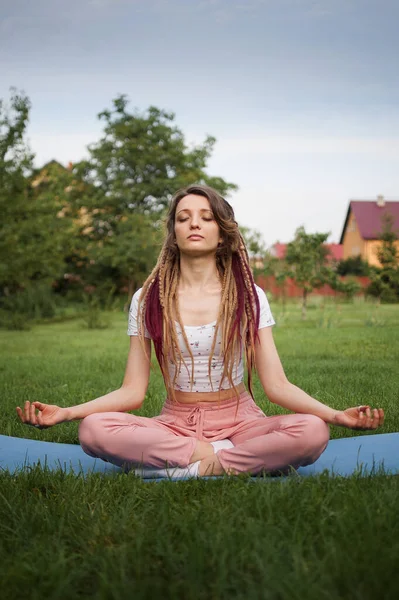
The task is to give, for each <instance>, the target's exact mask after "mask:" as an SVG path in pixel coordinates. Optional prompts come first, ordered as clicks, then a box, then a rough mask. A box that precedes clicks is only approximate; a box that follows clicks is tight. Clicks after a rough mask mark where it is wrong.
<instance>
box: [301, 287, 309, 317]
mask: <svg viewBox="0 0 399 600" xmlns="http://www.w3.org/2000/svg"><path fill="white" fill-rule="evenodd" d="M307 299H308V292H307V290H303V295H302V321H305V319H306V301H307Z"/></svg>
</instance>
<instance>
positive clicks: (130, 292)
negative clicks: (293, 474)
mask: <svg viewBox="0 0 399 600" xmlns="http://www.w3.org/2000/svg"><path fill="white" fill-rule="evenodd" d="M135 286H136V283H135V281H134V280H133V279H129V281H128V284H127V304H125V306H124V307H123V310H124V311H125V312H127V311H128V310H129V308H130V304H131V302H132V298H133V293H134V288H135Z"/></svg>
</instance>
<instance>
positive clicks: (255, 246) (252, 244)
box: [240, 225, 267, 260]
mask: <svg viewBox="0 0 399 600" xmlns="http://www.w3.org/2000/svg"><path fill="white" fill-rule="evenodd" d="M240 232H241V234H242V237H243V238H244V240H245V244H246V246H247V249H248V254H249V256H251V257H253V258H257V259H260V260H261V259H263V258H264V256H265V255H266V252H267V249H266V246H265V242H264V239H263V236H262V234H261V232H260V231H258V230H257V229H251V228H250V227H244V226H242V225H241V226H240Z"/></svg>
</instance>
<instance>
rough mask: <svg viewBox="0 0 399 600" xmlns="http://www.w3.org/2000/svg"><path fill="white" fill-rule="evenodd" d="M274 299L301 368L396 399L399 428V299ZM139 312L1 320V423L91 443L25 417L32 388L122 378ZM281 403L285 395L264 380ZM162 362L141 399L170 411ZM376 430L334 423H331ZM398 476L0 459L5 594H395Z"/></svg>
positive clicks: (331, 382) (282, 343)
mask: <svg viewBox="0 0 399 600" xmlns="http://www.w3.org/2000/svg"><path fill="white" fill-rule="evenodd" d="M313 302H314V303H313V304H311V307H310V310H309V311H308V320H307V321H306V322H302V321H301V320H300V310H299V307H298V306H297V305H294V304H289V305H287V307H286V308H285V309H283V307H281V306H278V305H276V306H272V308H273V312H274V314H275V317H276V321H277V327H276V328H275V339H276V343H277V347H278V349H279V353H280V356H281V359H282V361H283V364H284V367H285V370H286V373H287V375H288V377H289V378H290V380H291V381H292V382H293V383H295V384H297V385H299V386H300V387H302V388H303V389H305V390H306V391H307V392H308V393H310V394H312V395H313V396H315V397H316V398H318V399H319V400H321V401H322V402H325V403H327V404H329V405H330V406H333V407H335V408H345V407H347V406H355V405H358V404H360V403H369V404H371V405H373V406H381V407H382V408H384V409H385V411H386V423H385V425H384V427H383V428H382V429H381V430H379V432H381V433H387V432H393V431H399V409H398V407H397V401H398V389H399V370H398V365H399V306H375V305H372V304H366V303H364V302H361V301H357V302H356V303H355V304H334V303H326V304H325V305H324V306H323V305H321V304H320V303H317V304H316V301H313ZM125 330H126V318H125V316H124V315H123V314H113V315H112V319H111V326H110V327H109V328H108V329H103V330H88V329H85V327H84V323H83V321H80V320H74V321H68V322H64V323H62V322H59V323H54V324H46V325H36V326H34V327H33V328H32V329H31V331H22V332H10V331H2V332H0V343H1V350H0V352H1V362H0V369H1V374H2V377H1V387H2V402H3V411H2V412H1V414H0V433H2V434H8V435H14V436H19V437H29V438H34V439H43V440H47V441H60V442H69V443H76V442H77V423H67V424H63V425H60V426H57V427H54V428H52V429H48V430H46V431H37V430H35V429H34V428H30V427H26V426H23V425H22V424H20V423H19V422H18V421H17V418H16V416H15V406H16V405H17V404H19V405H21V404H22V403H23V402H24V401H25V400H35V399H36V400H41V401H43V402H49V403H56V404H60V405H62V406H67V405H72V404H76V403H80V402H84V401H87V400H91V399H93V398H95V397H97V396H100V395H103V394H104V393H106V392H108V391H111V390H113V389H116V388H117V387H118V386H119V385H120V383H121V380H122V377H123V371H124V366H125V361H126V356H127V347H128V337H127V336H126V334H125ZM255 397H256V400H257V402H258V404H259V405H260V406H261V407H262V409H263V410H264V411H265V412H266V413H267V414H274V413H276V412H277V408H276V407H275V406H273V405H271V404H270V403H269V402H268V400H267V399H266V398H265V395H264V393H263V392H262V390H261V388H260V386H259V383H258V382H256V386H255ZM163 399H164V389H163V385H162V381H161V378H160V375H159V371H158V370H157V369H156V368H155V369H154V372H153V374H152V378H151V382H150V386H149V390H148V394H147V398H146V402H145V403H144V405H143V407H142V409H141V410H140V411H139V412H140V413H141V414H143V415H146V416H152V415H154V414H156V413H157V412H158V411H159V409H160V407H161V405H162V402H163ZM348 435H370V433H364V432H353V431H349V430H346V429H341V428H331V437H333V438H336V437H342V436H348ZM398 494H399V478H398V477H395V476H387V475H384V474H383V473H380V474H379V475H376V476H374V477H365V478H359V477H353V478H350V479H343V478H339V477H329V476H327V475H321V476H319V477H314V478H307V479H301V478H296V477H293V478H292V479H290V480H289V481H287V480H285V481H271V482H258V483H252V482H251V480H248V478H246V477H238V478H220V479H219V480H207V481H201V480H199V481H188V482H180V483H173V482H168V481H166V482H162V483H143V482H142V481H140V480H139V479H137V478H136V477H134V476H132V475H116V476H112V477H104V476H101V475H92V476H89V477H87V478H85V479H84V478H83V477H77V476H71V475H66V474H63V473H61V472H60V473H55V474H54V473H49V472H43V471H40V470H33V471H29V472H25V473H22V474H19V475H18V476H17V477H15V476H11V475H9V474H7V473H1V474H0V581H1V595H2V597H4V598H10V599H13V600H14V599H19V598H21V599H22V598H35V599H36V598H37V599H38V600H39V599H43V598H46V599H53V598H54V599H55V598H57V599H70V598H76V597H80V598H90V597H93V598H104V599H105V598H107V599H108V598H113V599H119V598H125V597H127V598H130V597H132V598H135V599H141V598H158V597H159V598H171V599H175V598H182V599H191V598H192V599H193V600H194V599H196V600H197V599H207V600H209V599H215V600H216V599H219V598H220V599H224V598H229V599H230V598H245V599H252V598H254V599H258V598H267V599H269V598H270V599H274V598H275V599H280V598H281V599H287V600H288V599H306V600H307V599H313V598H314V599H316V598H317V599H329V598H348V599H359V600H360V599H362V600H364V599H369V598H370V599H371V598H384V599H391V598H392V599H393V598H396V597H398V595H399V575H398V564H399V508H398Z"/></svg>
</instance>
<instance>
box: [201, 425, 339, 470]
mask: <svg viewBox="0 0 399 600" xmlns="http://www.w3.org/2000/svg"><path fill="white" fill-rule="evenodd" d="M230 440H231V442H232V443H233V444H234V448H231V449H225V450H220V451H219V452H218V453H217V454H215V455H213V456H212V455H211V456H209V457H205V458H204V459H203V460H202V461H201V463H200V468H199V474H200V475H201V476H203V475H210V474H213V475H221V474H222V473H223V472H227V473H231V474H237V473H252V474H256V473H259V472H261V471H268V472H274V471H286V470H287V469H288V468H289V467H290V466H291V467H294V468H298V467H299V466H305V465H309V464H312V463H313V462H315V461H316V460H317V459H318V457H319V456H320V454H321V453H322V452H323V451H324V450H325V448H326V446H327V443H328V440H329V428H328V425H327V424H326V423H325V422H324V421H323V420H322V419H320V418H319V417H316V416H314V415H306V414H290V415H277V416H275V417H265V418H264V419H263V418H261V419H254V420H251V421H247V422H244V423H243V426H242V428H240V429H239V430H238V431H237V433H235V434H234V435H231V436H230Z"/></svg>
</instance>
